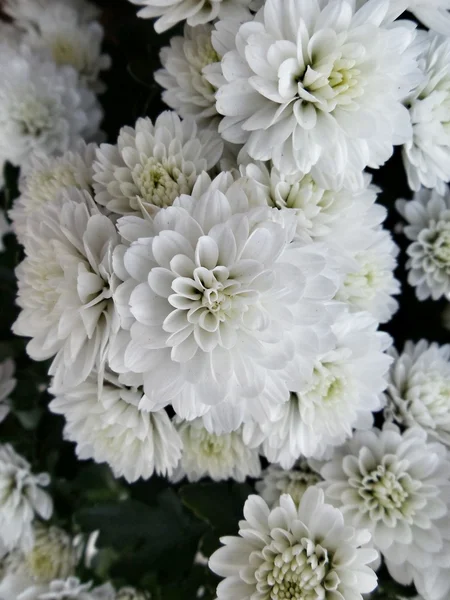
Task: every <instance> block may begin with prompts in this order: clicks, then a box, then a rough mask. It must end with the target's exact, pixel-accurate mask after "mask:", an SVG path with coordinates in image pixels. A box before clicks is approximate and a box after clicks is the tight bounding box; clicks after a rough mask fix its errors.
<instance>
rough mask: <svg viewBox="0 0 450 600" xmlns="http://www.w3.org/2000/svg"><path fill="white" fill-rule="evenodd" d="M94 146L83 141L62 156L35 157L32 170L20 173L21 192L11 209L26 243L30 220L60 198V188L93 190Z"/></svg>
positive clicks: (15, 225) (11, 216) (10, 215)
mask: <svg viewBox="0 0 450 600" xmlns="http://www.w3.org/2000/svg"><path fill="white" fill-rule="evenodd" d="M95 149H96V146H95V144H88V145H86V144H85V143H84V142H80V144H79V145H78V146H77V149H76V150H75V151H73V152H72V151H70V150H69V151H67V152H65V153H64V154H63V155H62V156H58V157H50V156H40V157H33V159H32V160H31V166H30V170H29V171H28V172H27V173H26V174H22V175H21V178H20V181H19V190H20V196H19V197H18V198H16V200H14V205H13V208H12V209H11V210H10V211H9V213H8V214H9V217H10V219H11V220H12V222H13V229H14V233H15V234H16V236H17V237H18V239H19V241H21V242H22V243H23V244H24V243H25V240H26V236H27V231H28V227H27V223H28V220H29V219H30V218H31V220H35V214H36V212H37V211H38V210H40V209H41V208H42V206H43V205H44V204H47V203H50V202H53V201H55V200H57V199H58V196H59V194H60V192H61V191H63V190H64V189H66V188H68V187H76V188H78V189H80V190H86V191H87V192H91V191H92V175H93V170H92V163H93V161H94V157H95Z"/></svg>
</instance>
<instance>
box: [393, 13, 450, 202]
mask: <svg viewBox="0 0 450 600" xmlns="http://www.w3.org/2000/svg"><path fill="white" fill-rule="evenodd" d="M449 22H450V18H449ZM449 33H450V31H449ZM419 39H420V40H422V43H423V44H424V46H425V48H424V50H423V52H422V55H421V57H420V61H419V64H420V67H421V69H422V71H423V81H422V82H421V84H420V85H419V86H418V87H417V88H416V89H415V90H414V92H413V93H412V94H411V95H410V96H409V97H408V98H407V100H406V106H407V107H408V109H409V114H410V117H411V123H412V127H413V137H412V139H411V140H409V141H408V142H406V144H405V145H404V146H403V161H404V164H405V169H406V173H407V176H408V184H409V187H410V188H411V189H412V190H415V191H417V190H419V189H420V186H421V185H423V186H425V187H427V188H436V189H437V190H438V192H439V193H441V194H443V193H444V192H445V189H446V186H445V184H444V182H448V181H449V180H450V166H449V163H450V132H449V129H448V125H447V124H448V122H449V121H450V65H449V62H450V40H449V39H448V38H447V37H444V36H442V35H436V34H434V33H428V34H424V33H422V35H421V36H420V38H419Z"/></svg>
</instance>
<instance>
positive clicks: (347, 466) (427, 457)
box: [320, 424, 450, 597]
mask: <svg viewBox="0 0 450 600" xmlns="http://www.w3.org/2000/svg"><path fill="white" fill-rule="evenodd" d="M320 473H321V475H322V477H323V478H324V480H325V481H324V483H323V484H321V485H322V486H323V487H324V490H325V497H326V498H327V500H328V501H329V502H331V503H332V504H333V505H334V506H337V507H338V508H340V509H341V510H342V512H343V514H344V518H345V520H346V523H347V524H349V525H352V526H353V527H365V528H367V529H369V530H370V531H371V533H372V540H373V544H374V546H375V547H376V548H377V549H378V550H379V551H380V552H381V553H382V554H383V555H384V558H385V561H386V563H387V566H388V568H389V571H390V573H391V575H392V576H393V577H394V579H396V580H397V581H398V582H399V583H401V584H403V585H408V584H410V583H411V582H412V580H413V579H414V581H415V583H416V585H417V584H418V585H419V586H420V585H421V584H420V582H421V580H422V578H423V576H424V575H425V577H427V578H428V577H430V576H431V573H434V572H435V571H436V570H439V567H441V566H446V567H447V568H448V565H449V564H450V552H449V550H450V545H449V540H450V525H449V522H448V509H449V498H450V496H449V492H450V463H449V460H448V453H447V450H446V448H445V447H444V446H443V445H442V444H439V443H435V442H429V441H427V434H426V432H425V431H424V430H422V429H419V428H411V429H408V430H406V432H405V433H403V434H402V433H401V432H400V430H399V429H398V428H397V427H396V426H395V425H392V424H387V425H385V426H384V428H383V429H382V430H381V431H380V430H379V429H373V430H371V431H367V432H356V433H355V435H354V437H353V438H352V439H351V440H350V441H349V442H347V444H346V445H344V446H343V447H342V448H341V449H339V450H338V451H336V452H335V453H334V455H333V458H332V459H331V460H330V461H329V462H327V463H326V464H325V465H324V466H323V467H322V469H321V470H320ZM442 576H443V577H445V573H442ZM447 584H448V587H450V581H449V580H448V571H447ZM419 591H420V587H419ZM445 597H447V596H445Z"/></svg>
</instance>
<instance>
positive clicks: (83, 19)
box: [3, 0, 101, 28]
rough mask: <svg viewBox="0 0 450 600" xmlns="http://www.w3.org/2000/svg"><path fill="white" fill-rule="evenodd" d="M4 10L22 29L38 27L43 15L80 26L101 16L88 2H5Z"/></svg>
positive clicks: (80, 0)
mask: <svg viewBox="0 0 450 600" xmlns="http://www.w3.org/2000/svg"><path fill="white" fill-rule="evenodd" d="M3 10H4V11H5V12H6V13H7V14H8V16H9V17H11V19H14V21H16V25H17V26H19V27H21V28H26V27H29V26H32V25H37V24H38V23H39V22H40V20H41V19H42V18H43V13H50V14H51V15H52V16H53V18H54V19H56V20H57V21H59V22H60V23H64V22H69V23H71V22H77V23H78V24H79V25H84V24H86V23H90V22H92V21H95V20H96V19H98V18H99V17H100V14H101V11H100V10H99V8H97V6H95V4H94V3H92V2H89V1H88V0H33V2H30V1H29V0H5V2H4V8H3Z"/></svg>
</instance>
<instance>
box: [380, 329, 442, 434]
mask: <svg viewBox="0 0 450 600" xmlns="http://www.w3.org/2000/svg"><path fill="white" fill-rule="evenodd" d="M392 354H393V356H394V359H395V360H394V363H393V364H392V366H391V370H390V374H389V384H388V388H387V394H386V396H387V400H388V406H387V408H386V413H387V415H388V416H389V417H391V418H394V419H395V421H396V422H397V423H399V424H400V425H403V426H405V427H414V426H415V425H418V426H419V427H422V428H423V429H425V431H426V432H427V433H428V434H429V435H430V436H432V437H435V438H437V439H438V440H439V441H440V442H442V443H444V444H446V445H447V446H450V346H449V345H445V346H438V344H434V343H433V344H429V343H428V342H426V341H425V340H421V341H420V342H419V343H417V344H414V343H413V342H406V344H405V347H404V348H403V351H402V353H401V354H400V355H399V354H398V353H397V352H395V351H393V352H392Z"/></svg>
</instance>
